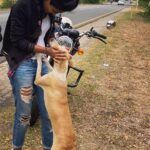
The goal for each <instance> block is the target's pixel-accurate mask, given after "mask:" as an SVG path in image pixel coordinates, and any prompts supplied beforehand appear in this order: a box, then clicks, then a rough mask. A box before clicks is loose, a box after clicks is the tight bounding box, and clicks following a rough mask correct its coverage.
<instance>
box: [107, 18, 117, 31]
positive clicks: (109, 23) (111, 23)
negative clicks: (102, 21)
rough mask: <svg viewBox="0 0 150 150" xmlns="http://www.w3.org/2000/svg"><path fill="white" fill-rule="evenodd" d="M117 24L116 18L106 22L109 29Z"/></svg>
mask: <svg viewBox="0 0 150 150" xmlns="http://www.w3.org/2000/svg"><path fill="white" fill-rule="evenodd" d="M115 26H116V22H115V21H114V20H109V21H108V22H107V23H106V28H107V29H112V28H114V27H115Z"/></svg>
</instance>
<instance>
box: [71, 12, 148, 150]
mask: <svg viewBox="0 0 150 150" xmlns="http://www.w3.org/2000/svg"><path fill="white" fill-rule="evenodd" d="M104 33H105V35H107V36H108V44H107V45H103V44H101V43H99V42H93V43H88V44H89V45H90V46H89V45H88V46H89V47H90V48H88V52H85V56H83V59H82V60H79V66H82V68H83V69H85V71H86V72H85V74H84V78H83V79H82V81H81V84H80V86H79V87H78V88H77V89H75V90H73V91H72V90H71V91H72V93H73V95H74V96H72V97H70V99H71V105H70V106H71V108H72V112H73V118H74V124H75V126H76V129H77V133H78V134H77V139H78V146H79V147H78V149H79V150H149V148H150V42H149V41H150V24H149V23H148V22H145V21H144V19H143V18H142V17H141V16H140V15H138V14H136V12H133V17H132V18H131V14H130V12H128V13H123V14H122V15H121V16H120V17H117V27H116V28H115V29H113V30H112V31H105V32H104ZM72 103H73V104H72Z"/></svg>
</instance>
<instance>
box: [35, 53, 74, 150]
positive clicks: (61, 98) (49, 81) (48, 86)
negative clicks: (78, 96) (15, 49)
mask: <svg viewBox="0 0 150 150" xmlns="http://www.w3.org/2000/svg"><path fill="white" fill-rule="evenodd" d="M36 57H37V63H38V67H37V73H36V79H35V84H36V85H38V86H40V87H41V88H42V89H43V91H44V100H45V106H46V109H47V112H48V115H49V118H50V120H51V123H52V127H53V135H54V137H53V146H52V148H51V150H76V141H75V133H74V129H73V125H72V119H71V115H70V111H69V104H68V98H67V81H66V73H67V69H68V61H59V62H57V63H55V62H54V67H51V66H50V64H49V62H48V60H47V59H44V60H43V61H44V62H45V63H46V64H47V66H48V68H49V73H48V74H46V75H44V76H41V67H42V57H41V55H40V54H36Z"/></svg>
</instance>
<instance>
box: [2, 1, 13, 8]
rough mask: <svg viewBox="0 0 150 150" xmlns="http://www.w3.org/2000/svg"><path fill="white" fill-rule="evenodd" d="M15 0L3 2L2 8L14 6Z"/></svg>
mask: <svg viewBox="0 0 150 150" xmlns="http://www.w3.org/2000/svg"><path fill="white" fill-rule="evenodd" d="M13 3H14V1H13V0H3V3H2V5H1V8H10V7H11V6H12V5H13Z"/></svg>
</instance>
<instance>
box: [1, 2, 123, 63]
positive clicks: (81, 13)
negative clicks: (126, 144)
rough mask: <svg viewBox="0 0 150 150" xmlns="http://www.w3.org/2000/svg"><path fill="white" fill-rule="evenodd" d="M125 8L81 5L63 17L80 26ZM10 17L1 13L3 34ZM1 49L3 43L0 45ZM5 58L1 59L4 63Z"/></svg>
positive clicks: (7, 13)
mask: <svg viewBox="0 0 150 150" xmlns="http://www.w3.org/2000/svg"><path fill="white" fill-rule="evenodd" d="M122 7H125V6H118V5H116V4H114V5H80V6H78V8H77V9H76V10H74V11H72V12H67V13H64V14H63V16H66V17H69V18H70V19H71V20H72V22H73V24H74V25H76V24H79V23H81V22H84V21H86V20H89V19H92V18H94V17H97V16H100V15H104V14H106V13H109V12H112V11H117V10H119V9H120V8H122ZM8 16H9V12H0V25H1V26H2V34H3V32H4V29H5V25H6V21H7V18H8ZM0 48H1V43H0ZM3 60H4V58H0V62H2V61H3Z"/></svg>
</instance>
